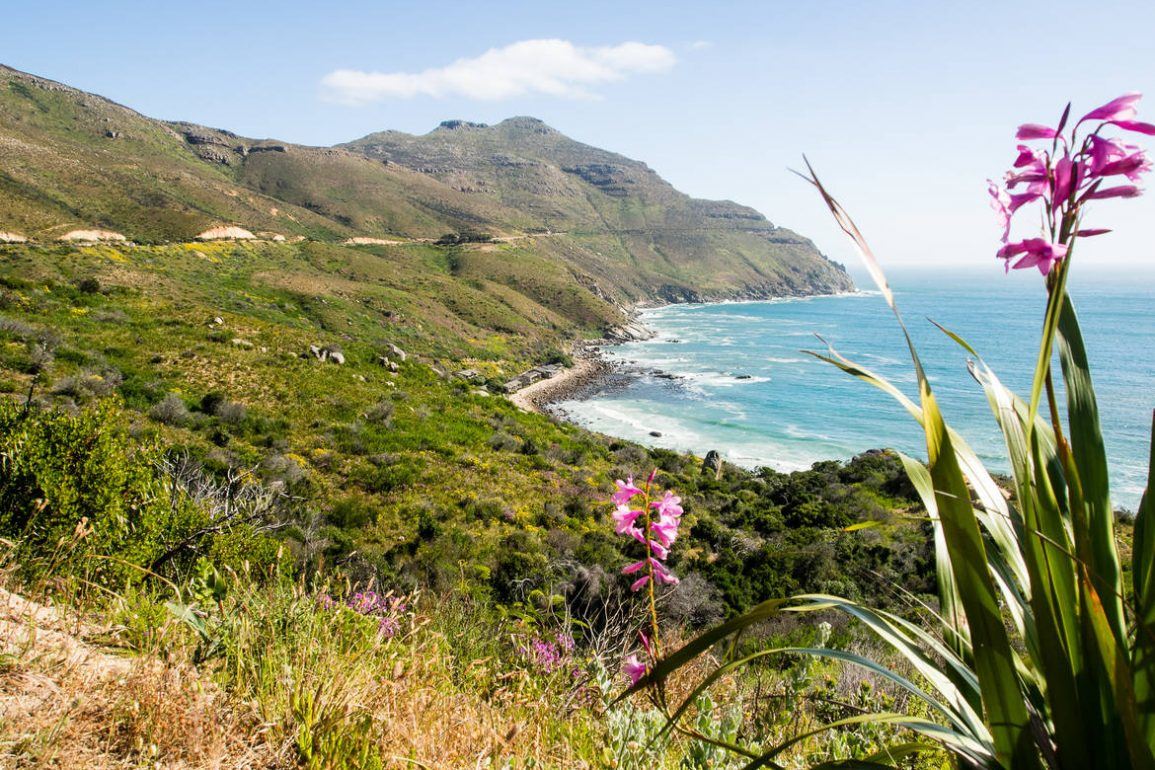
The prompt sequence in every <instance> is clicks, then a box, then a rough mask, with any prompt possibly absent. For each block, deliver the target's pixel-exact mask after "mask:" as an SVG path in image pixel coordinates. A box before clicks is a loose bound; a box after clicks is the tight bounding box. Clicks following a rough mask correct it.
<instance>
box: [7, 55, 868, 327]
mask: <svg viewBox="0 0 1155 770" xmlns="http://www.w3.org/2000/svg"><path fill="white" fill-rule="evenodd" d="M0 150H2V151H3V154H2V158H3V160H2V162H0V231H6V232H16V233H20V234H23V235H25V236H28V237H30V238H33V239H36V240H42V241H43V240H52V239H54V238H56V237H59V236H60V235H61V234H63V233H64V232H66V231H69V230H73V229H91V228H104V229H110V230H114V231H117V232H122V233H124V234H125V235H126V236H127V237H128V238H130V239H132V240H136V241H144V242H165V241H187V240H191V239H192V238H193V237H195V236H196V235H197V234H198V233H200V232H202V231H203V230H206V229H208V228H210V227H213V226H217V225H221V224H234V225H238V226H240V227H243V228H245V229H248V230H251V231H253V232H257V233H261V232H264V233H268V234H269V236H270V237H271V235H272V234H274V233H275V234H281V235H286V236H303V237H307V238H311V239H314V240H319V241H331V242H333V241H340V240H344V239H346V238H350V237H376V238H387V239H401V240H411V239H412V240H415V239H436V238H438V237H439V236H442V235H444V234H447V233H480V234H484V235H486V236H497V237H498V238H499V239H504V240H507V241H508V243H509V244H510V246H515V247H498V248H495V247H492V246H470V247H465V248H460V249H458V251H460V252H462V254H463V256H462V257H461V258H460V259H457V260H456V261H455V268H456V269H457V270H460V271H461V272H463V273H464V274H466V275H468V276H469V277H470V278H471V279H475V280H479V281H490V282H493V283H495V284H500V285H503V286H505V287H508V288H513V289H514V290H516V291H518V292H529V293H530V296H533V297H534V298H535V299H542V298H548V297H549V296H551V295H555V294H557V293H558V292H559V291H562V289H580V290H581V291H585V292H589V293H592V294H593V295H594V296H595V297H596V298H598V300H599V301H603V302H606V303H611V304H627V303H633V302H637V301H647V300H655V299H665V300H672V301H678V300H685V299H709V298H725V297H762V296H779V295H784V294H810V293H822V292H830V291H839V290H845V289H848V288H850V287H851V282H850V279H849V278H848V277H847V276H846V274H845V272H844V271H843V270H842V269H841V268H840V267H839V266H836V265H834V264H833V263H831V262H829V261H828V260H826V259H825V258H824V257H823V256H822V255H821V254H820V253H819V252H818V250H817V249H816V248H815V247H814V245H813V244H812V243H811V242H810V241H809V240H807V239H805V238H802V237H800V236H798V235H797V234H795V233H792V232H790V231H789V230H785V229H781V228H777V227H775V226H774V225H772V224H771V223H770V222H769V221H767V220H766V219H765V218H764V217H763V216H762V215H761V214H759V213H758V212H756V211H754V210H753V209H750V208H747V207H744V206H740V205H738V204H734V203H730V202H726V201H721V202H719V201H702V200H695V199H693V198H690V197H689V196H687V195H685V194H683V193H681V192H679V191H677V190H676V189H674V188H673V187H672V186H671V185H669V184H668V183H667V182H665V181H664V180H662V179H661V178H660V177H659V176H658V175H657V174H656V173H654V172H653V171H652V170H651V169H650V168H649V167H647V166H646V165H645V164H643V163H640V162H638V161H634V160H631V159H629V158H625V157H623V156H621V155H617V154H615V153H611V152H607V151H605V150H600V149H597V148H594V147H590V146H588V145H584V144H581V143H580V142H576V141H574V140H572V139H569V138H568V137H566V136H564V135H562V134H561V133H559V132H557V131H556V130H554V129H552V128H550V127H548V126H546V125H545V124H544V123H542V122H541V121H539V120H536V119H533V118H511V119H509V120H506V121H504V122H502V123H501V124H499V125H497V126H494V127H487V126H481V125H479V124H471V123H465V122H463V121H448V122H446V123H443V124H442V125H441V126H440V127H439V128H437V129H435V130H434V131H432V132H431V133H429V134H426V135H424V136H411V135H408V134H402V133H398V132H391V131H388V132H383V133H378V134H371V135H370V136H367V137H365V138H363V139H360V140H357V141H355V142H350V143H348V144H345V145H340V146H338V147H333V148H323V147H305V146H301V145H294V144H290V143H285V142H276V141H271V140H253V139H246V138H244V137H240V136H237V135H236V134H233V133H231V132H228V131H223V130H219V129H210V128H205V127H203V126H197V125H193V124H189V123H166V122H162V121H157V120H153V119H151V118H148V117H145V116H143V115H141V114H139V113H137V112H134V111H133V110H131V109H129V108H127V107H123V106H121V105H118V104H116V103H114V102H111V101H109V100H107V99H104V98H103V97H99V96H95V95H93V94H88V93H85V92H83V91H79V90H77V89H73V88H70V87H68V86H64V85H61V84H59V83H55V82H53V81H50V80H46V79H43V78H39V77H36V76H33V75H27V74H25V73H21V72H18V71H16V70H13V69H10V68H6V67H0ZM543 267H544V268H545V269H544V271H543ZM543 274H546V275H549V276H550V278H549V280H548V281H547V283H548V284H549V285H548V287H546V288H545V289H542V288H541V287H535V285H534V284H535V283H540V280H539V277H540V276H541V275H543ZM535 292H536V295H535ZM562 293H564V292H562ZM537 295H540V296H537ZM578 304H581V303H578Z"/></svg>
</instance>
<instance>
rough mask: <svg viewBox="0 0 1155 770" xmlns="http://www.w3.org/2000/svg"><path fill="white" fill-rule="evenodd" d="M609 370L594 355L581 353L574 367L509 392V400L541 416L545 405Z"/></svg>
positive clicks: (558, 399) (604, 363)
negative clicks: (514, 391)
mask: <svg viewBox="0 0 1155 770" xmlns="http://www.w3.org/2000/svg"><path fill="white" fill-rule="evenodd" d="M611 368H612V366H611V365H610V364H609V363H608V362H606V361H605V360H604V359H602V358H600V357H599V356H598V355H597V354H596V353H592V352H587V353H582V354H581V355H580V357H575V359H574V365H573V366H571V367H568V368H566V369H562V370H561V371H560V372H558V373H557V374H555V375H554V376H553V377H551V378H549V379H548V380H538V381H537V382H535V383H533V384H532V385H527V386H526V387H524V388H522V389H521V390H519V391H517V392H516V393H511V394H510V395H509V400H510V401H512V402H513V403H514V404H516V405H517V406H518V407H519V408H521V409H524V410H526V411H527V412H537V413H539V414H540V413H544V412H545V407H546V406H548V405H549V404H551V403H554V402H556V401H562V400H564V399H565V398H566V397H567V396H569V395H570V394H571V393H573V392H575V391H577V390H580V389H581V388H584V387H585V386H586V385H589V384H590V383H591V382H593V381H595V380H597V379H598V378H600V377H602V376H604V375H605V374H606V373H607V372H609V371H610V369H611Z"/></svg>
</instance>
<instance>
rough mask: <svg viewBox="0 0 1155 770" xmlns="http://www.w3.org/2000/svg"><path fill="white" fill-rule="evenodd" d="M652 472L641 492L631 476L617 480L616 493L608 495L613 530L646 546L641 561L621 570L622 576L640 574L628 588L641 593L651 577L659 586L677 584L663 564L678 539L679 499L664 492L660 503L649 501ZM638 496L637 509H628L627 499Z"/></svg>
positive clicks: (680, 513)
mask: <svg viewBox="0 0 1155 770" xmlns="http://www.w3.org/2000/svg"><path fill="white" fill-rule="evenodd" d="M656 473H657V471H654V473H651V474H650V478H649V479H648V480H647V481H646V487H645V489H639V488H638V487H636V486H634V481H633V477H630V479H629V480H628V481H618V482H617V486H618V490H617V491H616V492H614V493H613V495H611V499H612V500H613V501H614V503H615V504H616V506H617V508H616V510H615V511H614V513H613V519H614V531H615V532H616V533H617V534H619V535H626V536H628V537H631V538H633V539H634V540H637V541H638V542H639V543H641V544H642V545H644V546H645V547H646V556H645V558H644V559H642V560H641V561H636V562H633V563H632V564H628V565H626V566H625V567H623V568H622V574H624V575H635V574H637V573H639V572H643V573H644V574H642V575H639V576H638V577H637V579H635V580H634V582H633V583H632V584H631V585H630V590H632V591H638V590H641V589H642V588H643V587H644V586H646V585H647V584H648V583H649V582H650V579H651V577H652V578H653V579H654V581H655V582H657V583H660V584H663V585H674V584H676V583H677V582H678V578H677V577H675V576H674V574H673V573H671V572H670V570H669V568H667V567H666V565H665V564H663V562H664V561H665V560H666V559H667V558H669V556H670V546H671V545H672V544H673V542H674V540H675V539H676V538H677V536H678V525H679V523H680V521H681V519H680V517H681V515H682V506H681V502H682V499H681V498H680V497H678V496H677V495H675V494H674V493H673V492H670V491H667V492H666V493H665V494H664V495H663V496H662V498H661V499H660V500H652V499H651V498H650V489H651V486H652V485H653V481H654V475H655V474H656ZM639 494H640V495H643V496H644V498H643V499H644V502H643V503H642V504H641V509H640V510H639V509H634V508H631V507H630V505H629V501H630V499H631V498H633V497H635V496H637V495H639ZM650 510H652V511H653V513H652V514H650V513H648V511H650Z"/></svg>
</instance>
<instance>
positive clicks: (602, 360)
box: [507, 287, 862, 421]
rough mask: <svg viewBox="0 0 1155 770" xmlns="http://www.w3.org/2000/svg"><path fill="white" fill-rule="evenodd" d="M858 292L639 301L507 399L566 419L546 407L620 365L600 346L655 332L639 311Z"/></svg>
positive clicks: (526, 407)
mask: <svg viewBox="0 0 1155 770" xmlns="http://www.w3.org/2000/svg"><path fill="white" fill-rule="evenodd" d="M858 293H862V290H861V289H858V288H857V287H856V288H853V289H850V290H847V291H834V292H823V293H815V294H783V295H778V296H774V297H770V296H747V297H738V298H721V299H697V300H695V301H690V302H661V301H657V302H653V301H648V302H640V303H638V304H636V305H633V306H632V307H629V308H623V309H624V310H626V315H627V318H628V320H627V321H626V323H624V324H622V325H621V326H619V327H616V328H614V329H612V330H610V331H609V332H607V333H606V335H605V336H604V337H602V338H600V339H592V340H583V341H581V342H579V343H577V344H576V345H575V347H574V350H573V357H574V365H573V366H571V367H567V368H565V369H562V370H561V371H560V372H558V373H557V374H556V375H554V376H553V377H551V378H550V379H548V380H538V381H537V382H535V383H533V384H531V385H527V386H526V387H524V388H522V389H521V390H519V391H516V392H514V393H511V394H509V395H508V396H507V398H508V399H509V400H510V401H511V402H512V403H513V404H514V405H515V406H517V407H518V408H519V409H522V410H524V411H527V412H534V413H536V414H551V415H553V416H555V417H558V418H559V419H562V420H566V421H568V418H567V417H566V415H565V413H564V411H554V410H550V408H549V407H550V406H552V405H553V404H557V403H560V402H562V401H568V400H570V399H571V398H572V397H573V396H575V395H577V394H579V393H581V392H583V391H586V390H589V389H590V388H591V386H593V385H595V384H597V383H598V382H599V381H601V380H604V379H605V378H607V377H608V376H609V375H610V374H612V373H614V372H615V371H617V370H618V369H619V368H620V367H619V365H618V364H617V363H615V362H613V361H611V360H610V359H608V358H606V357H605V356H604V355H603V354H602V348H603V347H604V346H617V345H621V344H623V343H626V342H632V341H635V340H646V339H650V338H652V337H653V336H654V335H655V333H654V331H653V330H652V329H650V328H649V327H647V326H646V325H645V322H644V320H643V317H642V316H643V313H644V312H645V311H647V310H659V309H661V308H663V307H671V306H674V305H737V304H744V303H748V302H774V301H780V300H803V299H812V298H814V297H837V296H842V295H846V294H858Z"/></svg>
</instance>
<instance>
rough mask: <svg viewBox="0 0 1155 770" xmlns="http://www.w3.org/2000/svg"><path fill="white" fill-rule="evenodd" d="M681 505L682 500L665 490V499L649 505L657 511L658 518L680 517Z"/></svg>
mask: <svg viewBox="0 0 1155 770" xmlns="http://www.w3.org/2000/svg"><path fill="white" fill-rule="evenodd" d="M681 503H682V498H680V497H678V496H677V495H675V494H674V493H673V492H670V491H668V490H667V491H666V496H665V497H663V498H662V499H661V500H658V501H657V502H654V503H650V505H651V506H653V508H654V509H655V510H657V512H658V515H659V516H681V515H682V505H681Z"/></svg>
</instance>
